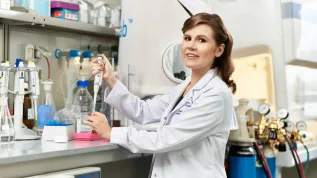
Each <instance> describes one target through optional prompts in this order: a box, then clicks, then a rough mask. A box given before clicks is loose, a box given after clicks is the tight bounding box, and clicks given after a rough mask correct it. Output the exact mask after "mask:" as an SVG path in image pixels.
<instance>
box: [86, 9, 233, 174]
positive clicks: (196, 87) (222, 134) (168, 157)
mask: <svg viewBox="0 0 317 178" xmlns="http://www.w3.org/2000/svg"><path fill="white" fill-rule="evenodd" d="M183 32H184V38H183V42H182V44H181V46H179V45H175V46H174V47H175V48H174V49H175V50H176V49H177V48H180V49H178V50H176V51H179V55H181V56H182V58H183V61H184V64H185V65H186V67H188V68H190V69H191V75H190V77H189V78H186V80H185V81H183V82H182V83H181V84H180V85H178V86H176V87H175V88H173V89H172V90H171V91H170V92H169V93H166V94H164V95H158V96H155V97H153V98H151V99H147V100H141V99H140V98H139V97H137V96H135V95H133V94H131V93H130V92H129V90H128V89H127V88H126V87H125V86H124V85H123V83H121V82H120V81H119V80H118V79H117V78H116V77H114V74H113V72H112V70H111V64H110V63H109V61H108V59H107V58H106V57H104V59H105V65H104V66H102V65H100V64H99V63H98V61H97V60H96V59H94V60H92V68H93V69H92V70H93V75H95V74H96V73H98V72H99V71H101V70H103V71H104V75H103V79H104V80H105V81H106V82H107V84H108V86H109V89H107V91H106V92H107V93H106V98H105V102H106V103H108V104H109V105H111V106H113V107H114V108H116V109H117V110H118V111H119V112H120V113H121V114H122V115H124V116H125V117H127V118H130V119H131V120H133V121H134V122H137V123H139V124H142V125H143V124H149V123H155V122H156V123H158V124H160V127H159V128H158V129H157V131H156V132H151V131H146V130H137V129H136V128H134V127H114V128H110V126H109V123H108V122H107V119H106V118H105V116H104V115H103V114H100V113H93V114H92V115H91V116H90V117H89V118H88V121H86V122H85V124H88V125H90V126H92V127H93V128H94V130H95V131H96V132H97V133H98V134H99V135H100V136H102V137H104V138H105V139H110V142H111V143H115V144H119V145H121V146H123V147H124V148H127V149H129V150H130V151H132V152H134V153H155V158H154V159H153V160H154V161H153V165H152V171H151V177H161V178H167V177H182V178H190V177H195V176H197V175H199V177H202V178H205V177H206V178H207V177H208V178H225V177H226V173H225V169H224V165H223V163H224V157H225V150H226V149H225V148H226V143H227V141H228V137H229V133H230V130H235V129H237V125H236V123H237V121H236V116H235V112H234V108H233V100H232V91H233V92H234V91H235V85H234V82H233V81H231V80H229V77H230V76H231V74H232V72H233V65H232V63H231V49H232V38H231V36H230V34H229V33H228V32H227V30H226V29H225V27H224V25H223V23H222V20H221V19H220V17H219V16H217V15H211V14H206V13H202V14H197V15H194V16H192V17H190V18H189V19H188V20H186V21H185V23H184V27H183ZM170 56H174V55H170ZM229 87H232V91H230V89H229ZM197 150H199V151H197Z"/></svg>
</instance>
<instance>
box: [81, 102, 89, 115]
mask: <svg viewBox="0 0 317 178" xmlns="http://www.w3.org/2000/svg"><path fill="white" fill-rule="evenodd" d="M80 109H81V113H85V114H88V112H89V102H83V101H81V102H80Z"/></svg>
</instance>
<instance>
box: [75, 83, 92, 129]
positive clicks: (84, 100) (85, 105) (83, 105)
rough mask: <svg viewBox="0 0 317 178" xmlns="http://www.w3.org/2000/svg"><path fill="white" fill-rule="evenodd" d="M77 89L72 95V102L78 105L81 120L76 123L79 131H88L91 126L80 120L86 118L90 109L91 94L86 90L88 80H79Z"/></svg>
mask: <svg viewBox="0 0 317 178" xmlns="http://www.w3.org/2000/svg"><path fill="white" fill-rule="evenodd" d="M77 85H78V91H77V92H76V94H75V97H74V104H75V105H78V106H80V117H81V122H80V123H77V124H78V125H79V126H78V125H77V126H78V127H77V128H78V130H80V132H90V131H92V128H91V127H90V126H87V125H85V124H83V123H82V122H83V121H85V120H87V119H88V114H90V113H91V111H92V96H91V95H90V93H89V92H88V80H79V81H78V83H77Z"/></svg>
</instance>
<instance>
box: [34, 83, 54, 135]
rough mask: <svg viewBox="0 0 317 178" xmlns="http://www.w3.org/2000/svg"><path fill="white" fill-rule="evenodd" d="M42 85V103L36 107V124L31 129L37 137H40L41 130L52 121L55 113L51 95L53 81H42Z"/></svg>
mask: <svg viewBox="0 0 317 178" xmlns="http://www.w3.org/2000/svg"><path fill="white" fill-rule="evenodd" d="M42 84H43V85H44V94H45V96H44V98H43V99H44V101H42V103H41V105H40V106H39V107H38V119H37V124H36V128H35V129H33V130H35V131H36V132H37V134H38V135H42V131H43V128H44V126H45V124H46V123H47V122H48V121H50V120H54V113H55V103H54V99H53V95H52V86H53V81H43V82H42Z"/></svg>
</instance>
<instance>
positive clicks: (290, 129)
mask: <svg viewBox="0 0 317 178" xmlns="http://www.w3.org/2000/svg"><path fill="white" fill-rule="evenodd" d="M294 129H295V126H294V124H293V122H291V121H287V122H286V124H285V130H286V131H287V132H293V131H294Z"/></svg>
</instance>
